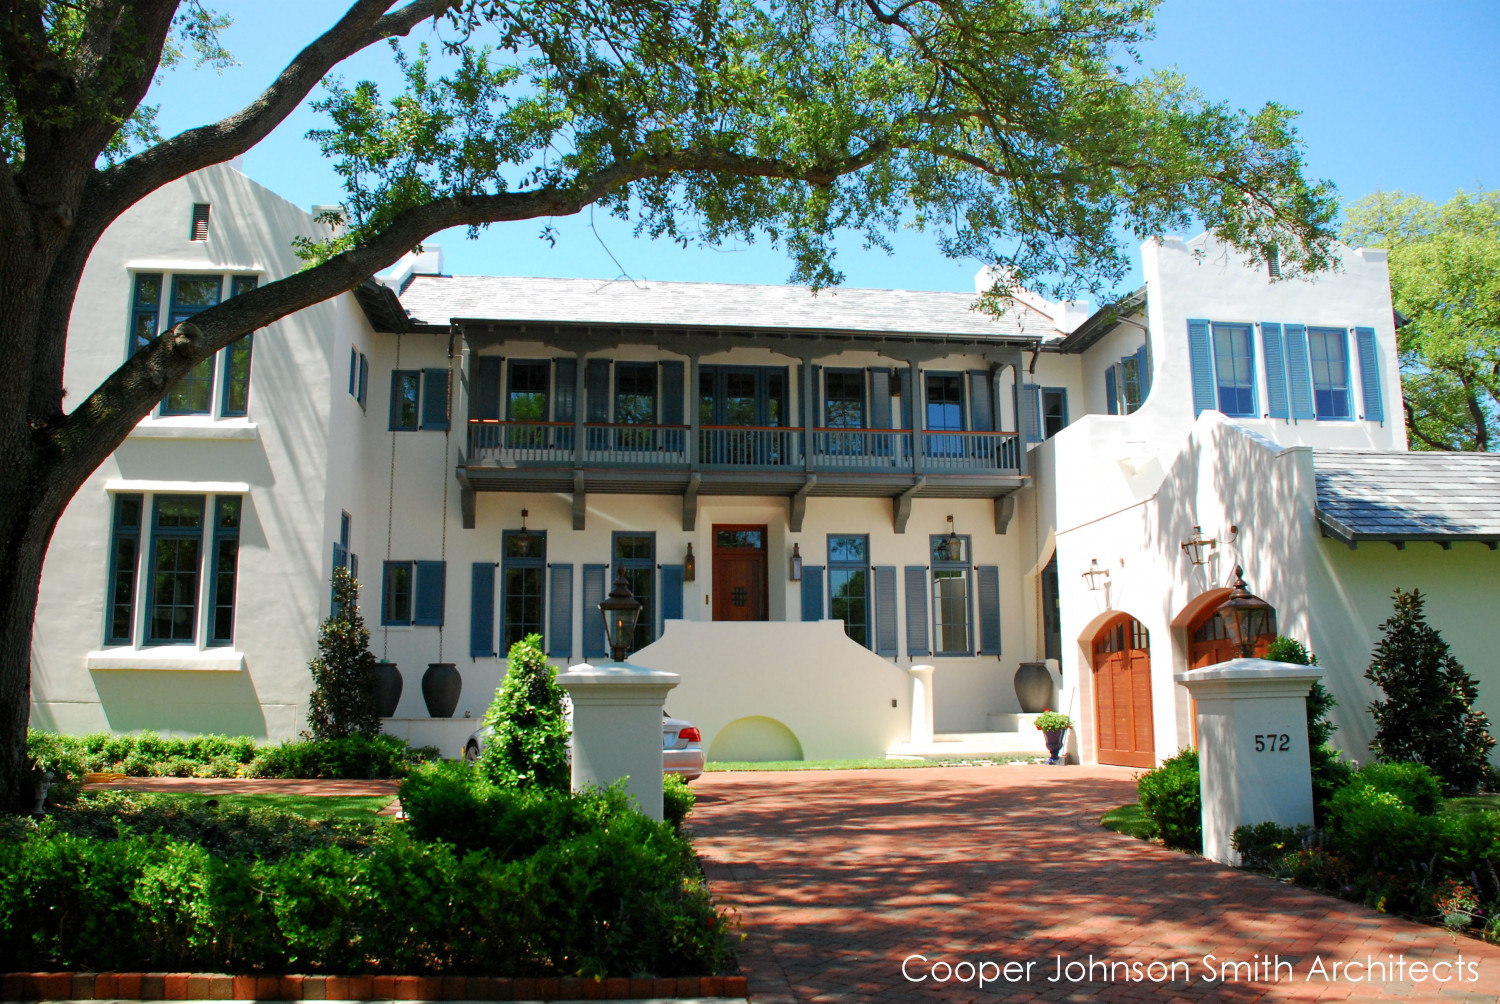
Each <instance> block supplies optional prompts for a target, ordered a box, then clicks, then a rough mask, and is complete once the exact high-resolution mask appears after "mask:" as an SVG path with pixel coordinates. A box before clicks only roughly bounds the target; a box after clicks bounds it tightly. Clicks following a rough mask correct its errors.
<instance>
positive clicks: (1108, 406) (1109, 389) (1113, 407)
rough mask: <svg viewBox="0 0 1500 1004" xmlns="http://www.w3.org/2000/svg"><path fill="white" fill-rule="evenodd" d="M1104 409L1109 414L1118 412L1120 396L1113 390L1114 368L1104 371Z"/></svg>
mask: <svg viewBox="0 0 1500 1004" xmlns="http://www.w3.org/2000/svg"><path fill="white" fill-rule="evenodd" d="M1104 410H1105V411H1106V412H1107V413H1109V414H1111V415H1118V414H1120V396H1119V394H1118V392H1116V390H1115V368H1114V367H1113V366H1111V367H1110V368H1109V369H1107V370H1105V371H1104Z"/></svg>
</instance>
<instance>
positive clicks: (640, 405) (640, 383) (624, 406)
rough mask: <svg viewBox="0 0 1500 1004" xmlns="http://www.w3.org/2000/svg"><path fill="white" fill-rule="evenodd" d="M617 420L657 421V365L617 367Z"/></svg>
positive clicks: (638, 423)
mask: <svg viewBox="0 0 1500 1004" xmlns="http://www.w3.org/2000/svg"><path fill="white" fill-rule="evenodd" d="M615 379H616V381H617V384H616V393H615V421H616V422H628V423H631V424H633V425H651V424H652V423H654V422H655V421H656V366H655V365H654V364H650V365H644V366H640V365H628V364H625V363H620V364H619V365H618V366H616V367H615Z"/></svg>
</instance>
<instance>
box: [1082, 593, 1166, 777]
mask: <svg viewBox="0 0 1500 1004" xmlns="http://www.w3.org/2000/svg"><path fill="white" fill-rule="evenodd" d="M1150 650H1151V636H1150V634H1149V633H1148V632H1147V631H1146V628H1145V627H1144V626H1143V625H1142V624H1141V622H1140V621H1138V620H1136V619H1135V618H1134V617H1131V616H1129V615H1127V614H1121V615H1120V616H1119V617H1118V618H1116V619H1115V620H1112V621H1109V622H1108V623H1106V624H1105V625H1104V626H1103V627H1102V628H1100V629H1099V633H1098V634H1096V635H1095V636H1094V712H1095V732H1094V734H1095V735H1096V736H1097V737H1098V743H1099V762H1100V763H1112V764H1118V765H1120V766H1122V767H1154V766H1156V740H1155V733H1154V732H1153V730H1152V721H1151V651H1150Z"/></svg>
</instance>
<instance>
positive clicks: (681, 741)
mask: <svg viewBox="0 0 1500 1004" xmlns="http://www.w3.org/2000/svg"><path fill="white" fill-rule="evenodd" d="M490 736H491V731H490V729H488V728H479V729H475V730H474V731H473V732H472V733H471V734H470V735H469V740H468V742H466V743H464V759H465V760H467V761H469V762H470V763H473V762H474V761H476V760H478V759H479V754H480V753H481V752H483V750H484V744H485V743H486V742H488V741H489V739H490ZM570 753H571V751H570ZM706 759H707V757H706V754H704V752H703V733H702V732H700V731H699V730H698V726H696V725H694V724H693V723H692V722H689V721H686V720H685V719H682V718H673V717H671V716H670V715H668V714H667V713H666V712H665V711H663V712H662V713H661V769H662V773H664V774H676V775H677V776H678V777H680V778H682V779H683V780H684V781H696V780H697V779H698V777H699V776H700V775H702V773H703V764H704V762H705V760H706Z"/></svg>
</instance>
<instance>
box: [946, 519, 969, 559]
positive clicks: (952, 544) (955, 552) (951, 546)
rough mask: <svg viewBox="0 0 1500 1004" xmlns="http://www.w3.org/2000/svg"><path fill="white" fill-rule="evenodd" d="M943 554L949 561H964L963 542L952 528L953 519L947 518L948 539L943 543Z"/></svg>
mask: <svg viewBox="0 0 1500 1004" xmlns="http://www.w3.org/2000/svg"><path fill="white" fill-rule="evenodd" d="M943 553H944V555H945V556H946V557H947V558H948V560H949V561H962V560H964V542H963V540H962V539H960V537H959V536H958V534H957V533H956V532H954V527H953V517H952V516H949V517H948V539H947V540H945V541H943Z"/></svg>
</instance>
